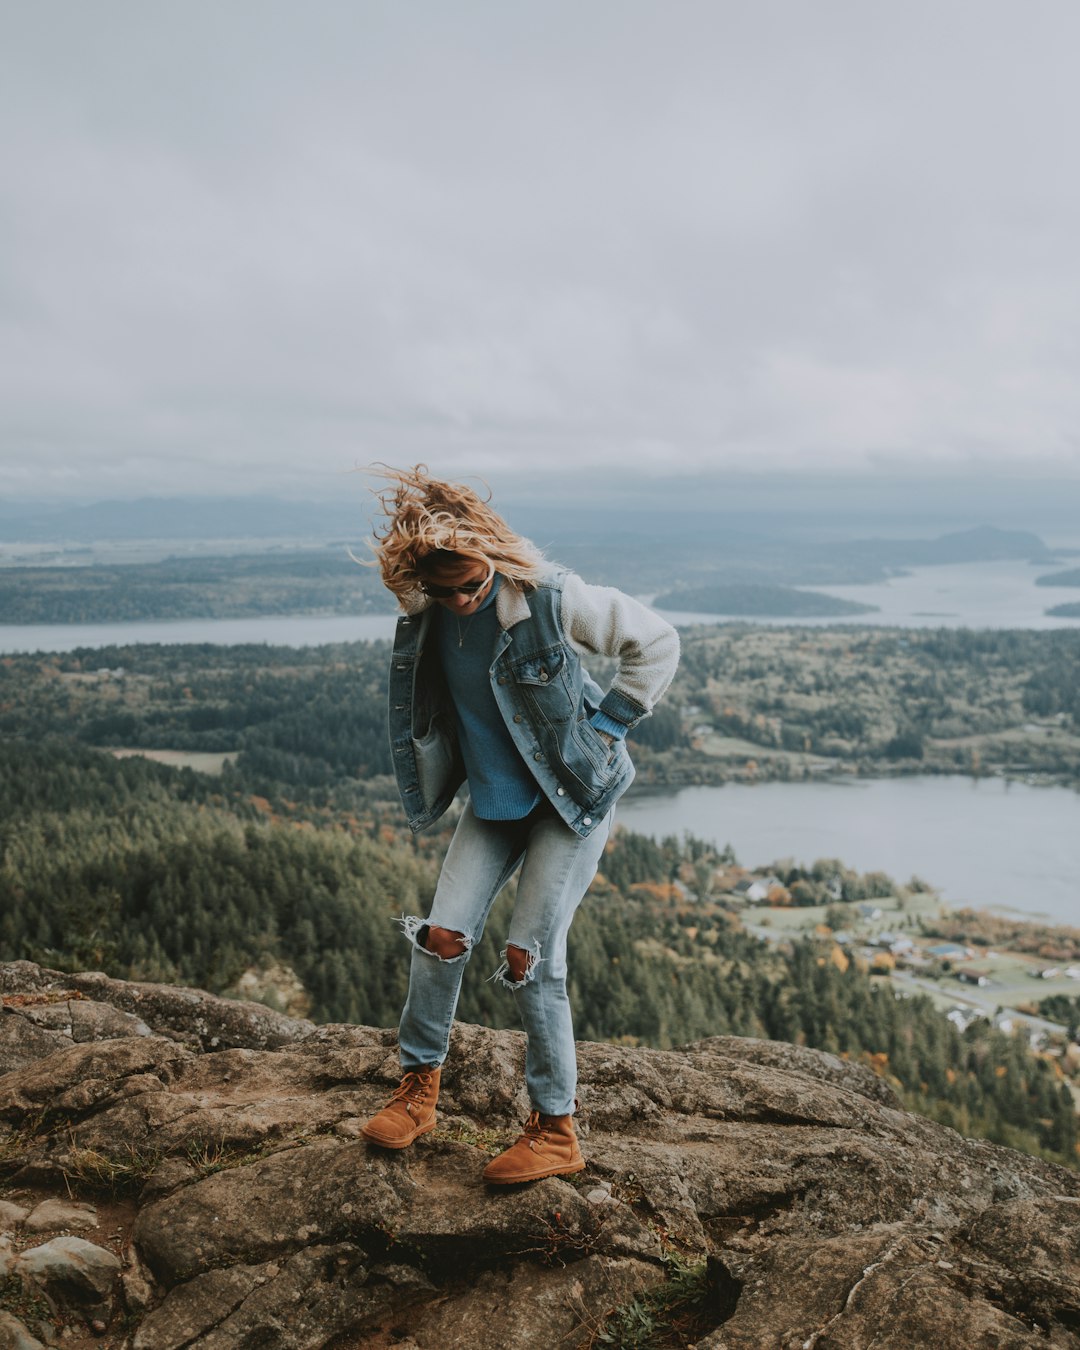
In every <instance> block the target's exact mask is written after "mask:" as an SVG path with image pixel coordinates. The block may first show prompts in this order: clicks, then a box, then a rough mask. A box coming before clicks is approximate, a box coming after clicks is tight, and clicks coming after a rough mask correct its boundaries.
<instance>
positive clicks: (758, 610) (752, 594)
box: [653, 582, 878, 619]
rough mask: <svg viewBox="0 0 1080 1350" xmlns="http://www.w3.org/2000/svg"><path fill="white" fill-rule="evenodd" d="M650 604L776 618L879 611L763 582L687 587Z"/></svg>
mask: <svg viewBox="0 0 1080 1350" xmlns="http://www.w3.org/2000/svg"><path fill="white" fill-rule="evenodd" d="M653 603H654V604H655V605H656V607H657V608H658V609H664V610H668V611H674V612H679V611H686V612H689V613H692V614H730V615H735V616H745V617H746V618H775V619H817V618H826V619H831V618H839V617H841V616H843V615H847V614H873V613H876V612H877V610H878V606H877V605H862V604H858V603H856V601H854V600H841V599H838V598H837V597H836V596H832V595H823V594H822V593H821V592H820V591H800V590H796V589H795V587H794V586H773V585H769V584H768V583H765V582H745V583H739V582H734V583H727V584H725V583H723V582H719V583H717V584H716V585H713V586H694V587H686V588H684V589H682V590H674V591H669V592H667V593H666V594H665V595H658V596H657V597H656V599H655V600H654V601H653Z"/></svg>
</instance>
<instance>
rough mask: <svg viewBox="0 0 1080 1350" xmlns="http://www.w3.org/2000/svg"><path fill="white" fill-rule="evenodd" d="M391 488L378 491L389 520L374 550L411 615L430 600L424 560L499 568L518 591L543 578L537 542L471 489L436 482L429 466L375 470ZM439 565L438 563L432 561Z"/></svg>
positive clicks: (385, 578)
mask: <svg viewBox="0 0 1080 1350" xmlns="http://www.w3.org/2000/svg"><path fill="white" fill-rule="evenodd" d="M373 469H374V472H376V473H378V474H379V475H380V476H381V477H383V478H386V479H387V480H389V481H388V486H387V487H385V488H382V489H378V488H373V489H372V492H373V493H374V495H375V497H376V498H377V499H378V501H379V505H380V506H381V508H382V512H383V515H384V516H385V517H386V519H385V522H384V523H383V525H382V528H380V526H379V525H376V527H375V538H374V540H373V541H372V545H371V547H372V549H373V550H374V552H375V557H376V561H377V564H378V567H379V571H380V572H381V573H382V579H383V583H384V585H385V586H386V587H387V589H388V590H390V591H392V592H393V593H394V595H396V596H397V598H398V601H399V603H400V604H401V607H402V609H403V610H405V611H406V612H407V613H408V612H411V611H413V610H415V609H418V608H419V607H420V606H421V605H422V604H424V603H425V602H426V597H425V596H424V593H423V592H422V591H421V589H420V582H421V580H422V579H423V577H424V574H425V567H424V560H425V559H426V558H429V555H432V554H439V555H440V556H439V559H438V561H440V562H444V561H447V557H446V555H448V554H449V555H450V556H451V558H467V559H469V560H470V561H473V560H474V561H476V562H481V563H483V564H484V565H485V566H486V565H487V564H489V563H493V564H494V566H495V570H496V571H497V572H499V573H500V574H501V575H502V576H503V577H505V578H506V579H507V580H508V581H510V582H512V583H514V585H516V586H519V587H529V586H530V585H532V583H534V582H535V581H536V580H537V579H538V578H539V577H540V575H541V573H542V571H543V567H544V556H543V554H542V553H541V552H540V550H539V549H538V548H537V547H536V545H535V544H533V543H531V542H530V541H529V540H528V539H524V538H522V536H521V535H520V534H516V533H515V532H514V531H513V530H512V529H511V528H510V526H509V525H508V524H507V523H506V521H505V520H503V518H502V516H500V515H498V514H496V512H495V511H493V510H492V509H491V507H490V506H489V505H488V503H487V501H485V500H484V499H483V498H481V497H479V496H478V495H477V494H476V493H475V492H474V491H473V490H472V488H467V487H465V486H464V485H463V484H461V483H446V482H443V481H442V480H441V479H438V478H432V477H431V476H430V475H429V474H428V471H427V465H426V464H417V465H416V467H415V468H412V469H391V468H390V467H388V466H387V465H376V466H373ZM432 561H434V560H432Z"/></svg>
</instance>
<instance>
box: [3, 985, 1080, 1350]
mask: <svg viewBox="0 0 1080 1350" xmlns="http://www.w3.org/2000/svg"><path fill="white" fill-rule="evenodd" d="M0 996H2V998H3V1012H2V1014H0V1350H6V1348H7V1347H17V1348H18V1350H33V1348H34V1347H37V1346H42V1345H48V1344H60V1345H65V1346H68V1347H70V1350H80V1347H82V1346H83V1345H86V1346H89V1345H91V1344H94V1345H98V1346H104V1347H106V1348H107V1350H109V1348H111V1347H115V1350H256V1347H258V1348H259V1350H271V1348H278V1347H280V1350H320V1348H321V1347H332V1348H334V1350H354V1348H358V1347H374V1348H375V1350H378V1348H379V1347H384V1346H385V1347H389V1346H399V1347H404V1348H406V1350H407V1348H408V1347H420V1350H427V1348H428V1347H438V1350H448V1348H450V1347H457V1346H462V1347H464V1346H468V1347H470V1350H477V1348H479V1350H484V1348H486V1347H498V1350H503V1348H504V1347H505V1348H506V1350H514V1348H515V1347H522V1350H524V1347H529V1348H530V1350H531V1348H532V1347H534V1346H537V1345H543V1346H545V1347H549V1348H550V1350H554V1348H555V1347H589V1346H593V1345H597V1344H634V1345H645V1344H650V1343H654V1344H658V1345H659V1344H696V1345H697V1346H699V1347H701V1350H706V1347H708V1350H749V1348H750V1347H754V1348H755V1350H757V1348H759V1347H760V1348H764V1347H782V1348H783V1350H792V1348H794V1347H798V1348H799V1350H841V1347H843V1348H844V1350H869V1348H870V1347H874V1350H889V1348H890V1347H896V1348H899V1347H903V1348H904V1350H910V1347H916V1346H934V1347H936V1350H952V1347H955V1350H974V1348H975V1347H988V1348H989V1347H993V1350H1021V1348H1023V1350H1028V1348H1030V1350H1035V1347H1039V1350H1045V1347H1048V1346H1053V1347H1057V1346H1061V1347H1065V1346H1072V1347H1075V1346H1080V1178H1078V1177H1077V1175H1075V1174H1073V1173H1071V1172H1069V1171H1066V1170H1064V1169H1061V1168H1058V1167H1054V1166H1052V1165H1049V1164H1045V1163H1041V1162H1039V1161H1037V1160H1034V1159H1032V1158H1028V1157H1025V1156H1023V1155H1021V1154H1018V1153H1014V1152H1012V1151H1010V1150H1008V1149H1002V1148H998V1147H995V1146H993V1145H990V1144H986V1143H981V1142H975V1141H971V1140H967V1139H963V1138H961V1137H960V1136H959V1135H957V1134H955V1133H953V1132H952V1131H950V1130H947V1129H944V1128H942V1127H940V1126H937V1125H935V1124H933V1123H931V1122H930V1121H927V1120H924V1119H922V1118H920V1117H918V1116H914V1115H911V1114H909V1113H908V1112H906V1111H904V1110H903V1109H901V1107H900V1105H899V1103H898V1102H897V1100H896V1099H895V1097H894V1096H893V1094H892V1092H891V1090H890V1089H889V1087H888V1086H887V1084H885V1083H884V1082H883V1081H882V1080H881V1079H879V1078H877V1077H875V1076H874V1075H873V1074H872V1073H870V1072H869V1071H868V1070H865V1069H863V1068H861V1067H859V1066H856V1065H853V1064H849V1063H846V1062H844V1061H843V1060H840V1059H837V1058H835V1057H833V1056H830V1055H826V1054H821V1053H818V1052H816V1051H811V1050H806V1049H802V1048H799V1047H796V1046H790V1045H781V1044H777V1043H774V1042H767V1041H755V1040H745V1039H739V1038H734V1037H726V1036H719V1037H714V1038H711V1039H709V1040H706V1041H701V1042H698V1043H697V1044H694V1045H690V1046H687V1047H685V1048H683V1049H681V1050H678V1051H657V1050H643V1049H631V1048H624V1047H620V1046H614V1045H606V1044H591V1043H582V1044H581V1045H579V1047H578V1051H579V1058H580V1066H581V1095H582V1107H581V1113H580V1117H579V1119H580V1124H581V1131H582V1134H583V1140H582V1143H583V1148H584V1151H585V1154H586V1157H587V1159H588V1164H589V1165H588V1168H587V1170H586V1171H585V1172H583V1173H581V1174H580V1175H578V1176H575V1177H572V1178H569V1179H565V1180H564V1179H558V1178H555V1179H549V1180H546V1181H541V1182H537V1183H534V1184H533V1185H529V1186H524V1187H520V1188H514V1189H512V1190H509V1191H505V1190H502V1191H494V1190H491V1189H489V1188H487V1187H486V1186H485V1185H484V1183H483V1182H482V1180H481V1177H480V1172H481V1169H482V1167H483V1165H484V1163H485V1161H486V1160H487V1157H488V1156H489V1155H490V1154H491V1153H493V1152H497V1151H498V1149H499V1148H500V1147H502V1146H504V1145H505V1144H506V1143H508V1142H510V1141H511V1140H512V1139H513V1137H514V1136H515V1135H516V1133H517V1131H518V1129H519V1127H520V1123H521V1121H522V1120H523V1119H524V1116H525V1114H526V1113H527V1110H528V1102H527V1100H526V1098H525V1096H524V1094H523V1088H522V1073H523V1058H524V1038H523V1036H522V1035H521V1034H519V1033H514V1032H494V1031H487V1030H485V1029H483V1028H480V1027H474V1026H463V1025H459V1026H456V1027H455V1029H454V1037H453V1046H452V1052H451V1057H450V1059H449V1061H448V1064H447V1069H446V1072H445V1075H444V1079H443V1084H444V1091H443V1097H442V1101H441V1102H440V1123H439V1127H438V1129H437V1130H436V1131H435V1132H434V1133H432V1134H429V1135H427V1136H426V1137H424V1138H423V1139H421V1140H419V1141H418V1142H417V1143H416V1144H415V1145H414V1146H413V1147H412V1148H411V1149H408V1150H406V1151H404V1152H402V1153H397V1154H394V1153H387V1152H383V1151H380V1150H378V1149H375V1148H372V1147H371V1146H369V1145H368V1144H367V1143H366V1142H365V1141H364V1140H363V1139H362V1138H361V1137H360V1135H359V1128H360V1125H361V1123H362V1121H363V1120H364V1119H365V1118H366V1117H367V1116H368V1115H369V1114H370V1113H371V1112H372V1111H374V1110H375V1109H377V1108H378V1107H379V1106H380V1105H381V1104H382V1103H383V1101H384V1100H385V1098H386V1095H387V1093H388V1090H389V1089H390V1088H391V1087H392V1086H394V1085H395V1084H396V1082H397V1079H398V1068H397V1059H396V1054H395V1042H394V1035H393V1033H392V1032H389V1031H385V1030H377V1029H371V1028H368V1027H356V1026H322V1027H317V1026H315V1025H313V1024H311V1023H308V1022H304V1021H299V1020H296V1019H290V1018H286V1017H282V1016H280V1015H278V1014H275V1013H273V1012H271V1011H270V1010H268V1009H267V1008H264V1007H262V1006H261V1005H258V1004H252V1003H241V1002H236V1001H230V1000H226V999H220V998H215V997H213V996H211V995H209V994H205V993H201V992H198V991H195V990H190V989H178V988H172V987H169V986H162V985H145V984H133V983H126V982H124V981H118V980H111V979H109V978H107V977H106V976H104V975H100V974H95V973H87V974H80V975H68V974H60V973H58V972H55V971H50V970H45V969H42V968H40V967H38V966H35V965H32V964H30V963H27V962H16V963H14V964H10V965H0ZM673 1290H681V1291H684V1293H685V1297H684V1298H683V1300H682V1303H681V1304H680V1301H679V1298H677V1297H673V1296H670V1295H671V1291H673ZM650 1319H652V1320H650ZM647 1326H653V1327H654V1329H653V1330H652V1331H647V1330H643V1328H646V1327H647ZM665 1328H666V1329H665ZM620 1337H622V1340H620V1339H619V1338H620ZM634 1337H637V1339H634ZM650 1337H652V1338H653V1339H652V1340H650ZM665 1337H666V1339H665ZM605 1338H606V1339H605Z"/></svg>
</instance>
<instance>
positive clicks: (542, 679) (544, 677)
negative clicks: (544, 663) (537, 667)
mask: <svg viewBox="0 0 1080 1350" xmlns="http://www.w3.org/2000/svg"><path fill="white" fill-rule="evenodd" d="M547 677H548V673H547V671H546V670H542V671H541V672H540V683H541V684H546V683H547Z"/></svg>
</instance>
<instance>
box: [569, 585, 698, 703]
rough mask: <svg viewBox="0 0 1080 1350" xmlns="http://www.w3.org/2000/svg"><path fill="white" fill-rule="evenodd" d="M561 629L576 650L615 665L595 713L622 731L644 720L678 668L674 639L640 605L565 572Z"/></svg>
mask: <svg viewBox="0 0 1080 1350" xmlns="http://www.w3.org/2000/svg"><path fill="white" fill-rule="evenodd" d="M562 625H563V632H564V633H565V634H566V636H567V638H569V640H570V641H571V642H572V643H573V644H574V645H575V646H576V647H579V648H581V649H582V651H585V652H593V653H595V654H597V655H598V656H611V657H614V658H615V659H616V660H617V661H618V663H619V669H618V670H617V671H616V673H615V678H614V679H613V680H612V682H611V689H610V690H609V691H608V693H607V694H606V695H605V697H604V700H603V702H602V703H601V705H600V709H601V711H602V712H603V713H605V714H606V715H607V716H608V717H613V718H614V719H615V720H616V721H617V722H622V723H623V724H624V725H625V726H628V727H632V726H634V724H635V723H637V722H639V721H640V720H641V718H642V717H646V716H648V714H649V713H650V712H652V710H653V708H654V707H655V705H656V703H657V702H658V701H659V700H660V698H662V697H663V694H664V691H665V690H666V689H667V687H668V685H669V684H670V683H671V681H672V679H673V678H674V675H675V670H676V668H677V667H678V664H679V635H678V633H677V632H676V631H675V629H674V628H672V626H671V624H669V623H667V622H665V620H663V619H662V618H661V617H660V616H659V614H656V613H654V612H653V610H651V609H649V608H648V607H647V606H645V605H643V604H642V603H641V602H640V600H635V599H633V597H632V596H629V595H624V594H623V592H622V591H617V590H615V588H614V587H613V586H590V585H588V584H587V583H586V582H584V581H582V579H581V578H580V577H579V576H575V575H574V574H573V573H572V572H571V573H568V574H567V576H566V579H565V582H564V584H563V596H562Z"/></svg>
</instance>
